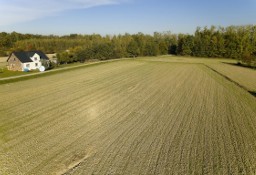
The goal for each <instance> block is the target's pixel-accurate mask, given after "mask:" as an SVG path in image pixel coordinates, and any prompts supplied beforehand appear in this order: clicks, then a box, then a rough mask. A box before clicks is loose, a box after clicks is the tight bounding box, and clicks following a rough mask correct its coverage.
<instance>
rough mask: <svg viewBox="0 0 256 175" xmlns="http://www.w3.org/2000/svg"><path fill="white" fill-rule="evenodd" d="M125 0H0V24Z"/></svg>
mask: <svg viewBox="0 0 256 175" xmlns="http://www.w3.org/2000/svg"><path fill="white" fill-rule="evenodd" d="M123 1H126V0H0V26H4V25H9V24H14V23H19V22H24V21H31V20H35V19H38V18H43V17H45V16H51V15H54V14H57V13H58V12H62V11H65V10H72V9H81V8H90V7H94V6H101V5H109V4H118V3H121V2H123Z"/></svg>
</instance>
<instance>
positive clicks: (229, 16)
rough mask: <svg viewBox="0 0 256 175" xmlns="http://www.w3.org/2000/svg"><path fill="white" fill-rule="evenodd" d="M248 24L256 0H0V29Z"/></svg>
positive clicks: (100, 30) (190, 28) (253, 20)
mask: <svg viewBox="0 0 256 175" xmlns="http://www.w3.org/2000/svg"><path fill="white" fill-rule="evenodd" d="M251 24H253V25H255V24H256V0H0V32H13V31H15V32H19V33H32V34H43V35H50V34H53V35H67V34H74V33H77V34H93V33H97V34H101V35H107V34H109V35H117V34H124V33H130V34H134V33H138V32H142V33H145V34H153V33H154V32H166V31H170V32H172V33H176V34H177V33H188V34H193V33H194V31H195V30H196V28H197V27H205V26H207V27H210V26H212V25H215V26H223V27H226V26H230V25H251Z"/></svg>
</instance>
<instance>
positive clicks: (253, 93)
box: [248, 91, 256, 97]
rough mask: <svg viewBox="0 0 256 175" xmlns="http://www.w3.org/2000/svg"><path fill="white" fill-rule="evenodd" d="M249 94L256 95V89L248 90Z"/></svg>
mask: <svg viewBox="0 0 256 175" xmlns="http://www.w3.org/2000/svg"><path fill="white" fill-rule="evenodd" d="M248 92H249V93H250V94H252V95H253V96H254V97H256V91H248Z"/></svg>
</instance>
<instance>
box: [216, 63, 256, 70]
mask: <svg viewBox="0 0 256 175" xmlns="http://www.w3.org/2000/svg"><path fill="white" fill-rule="evenodd" d="M221 63H224V64H229V65H232V66H238V67H245V68H249V69H256V67H254V66H250V65H246V64H242V63H240V62H237V63H227V62H221Z"/></svg>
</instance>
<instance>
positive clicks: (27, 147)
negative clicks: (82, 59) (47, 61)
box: [0, 57, 256, 175]
mask: <svg viewBox="0 0 256 175" xmlns="http://www.w3.org/2000/svg"><path fill="white" fill-rule="evenodd" d="M174 59H177V60H176V61H174ZM174 59H171V58H162V57H161V58H159V59H157V58H143V59H139V60H124V61H115V62H110V63H106V64H99V65H96V66H91V67H85V68H84V69H77V70H73V71H69V72H62V73H59V74H54V75H51V76H47V77H41V78H37V79H31V80H26V81H21V82H16V83H10V84H3V85H0V96H1V101H2V103H1V106H0V174H39V175H40V174H42V175H44V174H145V175H148V174H256V98H255V97H253V96H252V95H250V94H249V93H248V92H247V91H245V90H244V89H242V88H240V87H239V86H237V85H236V84H234V83H232V82H230V81H228V80H227V79H226V78H224V77H222V76H221V75H220V74H218V73H216V72H214V71H213V70H211V69H210V68H208V67H206V66H205V65H204V64H200V63H205V64H207V65H209V66H211V65H212V67H213V68H216V69H219V70H220V69H224V68H222V67H221V66H219V67H218V66H217V65H213V64H222V63H220V62H219V61H216V60H207V61H204V60H203V59H201V60H200V59H199V60H193V59H189V58H187V59H188V60H190V61H186V58H174ZM179 59H185V60H182V61H181V60H179ZM228 66H229V65H228ZM230 71H232V70H231V68H230V69H229V71H227V72H223V73H225V74H229V73H230ZM241 71H242V70H241ZM247 78H248V81H249V79H250V78H254V77H250V76H248V77H247ZM242 83H243V82H242Z"/></svg>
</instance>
